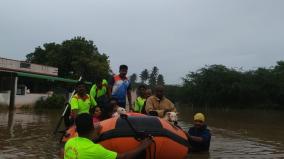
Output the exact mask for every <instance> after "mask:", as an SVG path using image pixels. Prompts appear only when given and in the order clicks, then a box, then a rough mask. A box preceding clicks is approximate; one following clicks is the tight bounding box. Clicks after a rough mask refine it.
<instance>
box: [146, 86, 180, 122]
mask: <svg viewBox="0 0 284 159" xmlns="http://www.w3.org/2000/svg"><path fill="white" fill-rule="evenodd" d="M164 92H165V89H164V87H163V86H157V87H156V88H155V94H154V95H153V96H151V97H149V98H148V99H147V101H146V106H145V110H146V112H147V114H153V112H155V113H156V115H157V116H159V117H160V118H163V116H164V111H170V112H176V108H175V106H174V104H173V103H172V102H171V101H170V100H169V99H168V98H166V97H165V96H164Z"/></svg>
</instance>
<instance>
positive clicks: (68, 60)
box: [26, 37, 110, 81]
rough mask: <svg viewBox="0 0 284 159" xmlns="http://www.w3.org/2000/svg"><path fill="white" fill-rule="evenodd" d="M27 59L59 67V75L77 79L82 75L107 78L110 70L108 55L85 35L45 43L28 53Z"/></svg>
mask: <svg viewBox="0 0 284 159" xmlns="http://www.w3.org/2000/svg"><path fill="white" fill-rule="evenodd" d="M26 61H27V62H31V63H37V64H44V65H50V66H54V67H58V76H59V77H64V78H73V79H77V78H78V77H79V76H81V75H82V76H83V77H84V78H85V79H86V80H89V81H94V80H95V79H97V78H98V77H102V78H107V77H108V76H109V71H110V66H109V60H108V56H107V55H105V54H101V53H99V51H98V49H97V47H96V45H94V43H93V41H91V40H86V39H85V38H83V37H75V38H73V39H71V40H65V41H63V42H62V43H61V44H56V43H46V44H43V47H37V48H35V51H34V52H32V53H30V54H28V55H26Z"/></svg>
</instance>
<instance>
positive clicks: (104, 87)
mask: <svg viewBox="0 0 284 159" xmlns="http://www.w3.org/2000/svg"><path fill="white" fill-rule="evenodd" d="M107 85H108V83H107V80H105V79H103V81H102V88H101V89H98V88H97V85H96V84H94V85H93V86H92V88H91V90H90V95H91V96H92V97H93V98H94V99H96V98H99V97H101V96H103V95H105V94H106V93H107Z"/></svg>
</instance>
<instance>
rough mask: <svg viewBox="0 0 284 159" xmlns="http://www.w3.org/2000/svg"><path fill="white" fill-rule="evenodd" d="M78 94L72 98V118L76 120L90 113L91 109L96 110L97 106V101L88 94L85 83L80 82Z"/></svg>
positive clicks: (77, 88) (77, 89) (77, 87)
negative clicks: (80, 115)
mask: <svg viewBox="0 0 284 159" xmlns="http://www.w3.org/2000/svg"><path fill="white" fill-rule="evenodd" d="M76 91H77V93H76V94H75V95H74V96H73V97H72V98H71V102H70V105H71V117H72V118H73V119H75V118H76V116H77V115H79V114H82V113H90V109H94V108H95V106H96V105H97V103H96V101H95V100H94V99H93V98H91V97H90V96H89V95H88V94H87V90H86V85H85V83H84V82H81V81H80V82H78V83H77V86H76Z"/></svg>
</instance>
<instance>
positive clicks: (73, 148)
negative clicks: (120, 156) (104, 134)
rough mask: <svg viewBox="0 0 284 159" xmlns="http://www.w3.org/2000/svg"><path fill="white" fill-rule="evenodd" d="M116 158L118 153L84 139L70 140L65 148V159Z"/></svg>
mask: <svg viewBox="0 0 284 159" xmlns="http://www.w3.org/2000/svg"><path fill="white" fill-rule="evenodd" d="M116 157H117V153H116V152H113V151H110V150H107V149H105V148H104V147H103V146H101V145H100V144H95V143H93V141H91V140H89V139H87V138H83V137H74V138H72V139H69V140H68V141H67V143H66V144H65V146H64V159H96V158H97V159H116Z"/></svg>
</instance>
